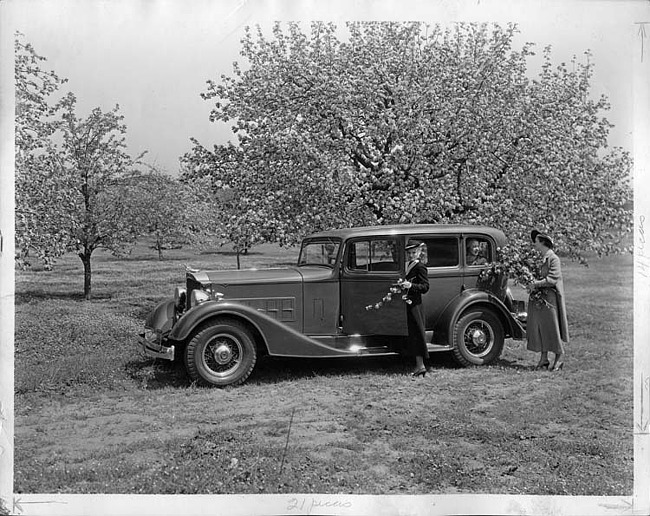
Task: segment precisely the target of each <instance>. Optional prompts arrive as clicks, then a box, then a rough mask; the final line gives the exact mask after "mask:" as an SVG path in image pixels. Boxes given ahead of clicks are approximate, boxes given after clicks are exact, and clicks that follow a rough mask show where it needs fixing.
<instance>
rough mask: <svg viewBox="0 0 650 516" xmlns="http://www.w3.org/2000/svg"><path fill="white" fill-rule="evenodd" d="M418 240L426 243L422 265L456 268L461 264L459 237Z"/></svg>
mask: <svg viewBox="0 0 650 516" xmlns="http://www.w3.org/2000/svg"><path fill="white" fill-rule="evenodd" d="M418 240H421V241H422V242H424V245H425V250H424V253H422V263H425V264H426V266H427V267H456V266H457V265H458V264H459V263H460V260H459V257H458V238H457V237H440V238H419V239H418Z"/></svg>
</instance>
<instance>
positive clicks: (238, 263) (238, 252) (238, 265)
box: [237, 249, 241, 269]
mask: <svg viewBox="0 0 650 516" xmlns="http://www.w3.org/2000/svg"><path fill="white" fill-rule="evenodd" d="M240 254H241V252H240V251H239V249H237V269H241V264H240V262H239V255H240Z"/></svg>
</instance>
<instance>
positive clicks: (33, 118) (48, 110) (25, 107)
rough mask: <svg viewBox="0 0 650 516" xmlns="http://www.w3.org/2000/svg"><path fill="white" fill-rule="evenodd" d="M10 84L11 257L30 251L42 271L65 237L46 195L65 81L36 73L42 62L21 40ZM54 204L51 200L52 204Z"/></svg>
mask: <svg viewBox="0 0 650 516" xmlns="http://www.w3.org/2000/svg"><path fill="white" fill-rule="evenodd" d="M14 50H15V79H16V80H15V84H16V147H15V149H16V177H15V182H16V226H17V228H16V229H17V231H16V252H17V258H18V262H19V264H20V263H21V262H22V260H23V259H24V257H25V256H27V255H28V253H29V251H30V250H33V251H35V252H36V254H37V255H38V257H39V258H40V259H42V260H43V261H44V262H45V264H46V266H48V267H49V266H50V265H51V262H52V259H53V257H54V256H56V255H57V254H61V253H62V252H63V251H64V250H65V247H66V242H67V237H66V235H65V234H64V232H63V231H62V226H61V221H60V220H59V218H58V217H57V215H56V213H52V210H51V206H50V205H49V201H48V195H49V193H50V192H52V190H53V188H54V186H55V185H56V178H55V177H53V176H52V175H51V174H50V173H49V172H48V171H50V170H51V169H52V161H51V157H52V156H51V153H50V151H51V146H52V140H51V138H52V135H53V134H54V133H55V131H56V130H57V123H58V122H57V119H56V114H57V113H58V112H59V111H60V108H61V105H60V103H59V101H60V98H59V97H58V95H57V93H58V90H59V88H60V87H61V85H62V84H64V83H65V82H66V81H65V79H61V78H59V77H58V76H57V75H56V74H55V73H54V72H53V71H47V70H43V69H42V66H41V65H42V64H43V61H45V58H44V57H42V56H39V55H38V54H37V53H36V51H35V50H34V48H33V47H32V46H31V45H30V44H29V43H26V42H25V41H24V40H23V36H22V35H21V34H19V33H18V34H16V39H15V48H14ZM53 201H55V202H56V199H53Z"/></svg>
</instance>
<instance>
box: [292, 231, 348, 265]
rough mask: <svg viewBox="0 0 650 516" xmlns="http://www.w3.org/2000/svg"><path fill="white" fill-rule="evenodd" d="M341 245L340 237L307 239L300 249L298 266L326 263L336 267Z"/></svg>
mask: <svg viewBox="0 0 650 516" xmlns="http://www.w3.org/2000/svg"><path fill="white" fill-rule="evenodd" d="M340 245H341V241H340V240H339V239H338V238H319V239H316V240H305V241H304V242H303V243H302V248H301V249H300V256H299V257H298V266H299V267H302V266H303V265H324V266H325V267H334V264H335V263H336V257H337V255H338V254H339V246H340Z"/></svg>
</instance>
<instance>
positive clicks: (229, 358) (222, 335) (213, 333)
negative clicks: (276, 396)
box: [185, 319, 257, 386]
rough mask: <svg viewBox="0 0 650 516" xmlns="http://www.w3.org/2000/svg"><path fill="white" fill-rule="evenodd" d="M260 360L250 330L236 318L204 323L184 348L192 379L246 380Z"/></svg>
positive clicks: (215, 382) (207, 381)
mask: <svg viewBox="0 0 650 516" xmlns="http://www.w3.org/2000/svg"><path fill="white" fill-rule="evenodd" d="M256 361H257V352H256V349H255V343H254V341H253V337H252V335H251V333H250V330H249V329H248V328H247V327H246V325H244V324H243V323H241V322H239V321H237V320H234V319H218V320H216V321H211V322H208V323H206V324H204V325H203V326H201V327H200V328H199V329H198V331H197V332H196V333H195V335H194V336H193V337H192V339H191V340H190V342H189V343H188V344H187V348H186V350H185V365H186V366H187V371H188V373H189V375H190V378H192V380H194V381H197V382H199V383H202V384H208V385H217V386H224V385H233V384H238V383H243V382H244V381H245V380H246V379H247V378H248V377H249V376H250V374H251V372H252V371H253V368H254V367H255V362H256Z"/></svg>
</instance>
